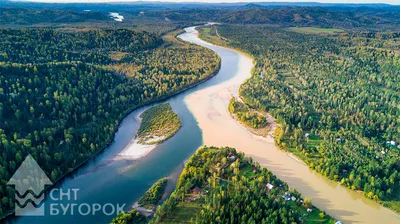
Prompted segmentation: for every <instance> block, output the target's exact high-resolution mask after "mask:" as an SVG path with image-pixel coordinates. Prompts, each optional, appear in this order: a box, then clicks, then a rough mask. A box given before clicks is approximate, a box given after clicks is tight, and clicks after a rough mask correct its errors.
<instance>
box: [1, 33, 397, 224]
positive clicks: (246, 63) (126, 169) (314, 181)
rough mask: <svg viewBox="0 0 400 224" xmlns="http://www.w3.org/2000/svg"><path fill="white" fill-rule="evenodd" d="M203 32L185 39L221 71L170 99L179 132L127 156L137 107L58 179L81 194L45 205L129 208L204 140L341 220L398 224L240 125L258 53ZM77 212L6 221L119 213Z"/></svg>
mask: <svg viewBox="0 0 400 224" xmlns="http://www.w3.org/2000/svg"><path fill="white" fill-rule="evenodd" d="M197 35H198V33H197V31H195V29H194V27H190V28H187V29H186V33H183V34H181V35H180V36H179V38H181V39H182V40H185V41H188V42H191V43H195V44H198V45H201V46H204V47H207V48H210V49H212V50H214V51H215V52H217V53H218V55H219V56H220V57H221V60H222V62H221V70H220V71H219V73H218V74H217V75H216V76H215V77H213V78H212V79H210V80H208V81H206V82H204V83H202V84H200V85H198V86H196V87H194V88H192V89H190V90H187V91H185V92H183V93H181V94H178V95H176V96H174V97H172V98H170V99H168V100H167V101H168V102H169V103H170V104H171V106H172V108H173V110H174V111H175V112H176V113H177V114H178V115H179V116H180V118H181V120H182V124H183V125H182V128H181V130H180V131H179V132H178V133H177V134H176V135H175V136H174V137H172V138H171V139H169V140H168V141H166V142H164V143H163V144H161V145H158V146H157V147H156V148H154V149H153V150H152V151H151V152H150V153H148V154H147V155H146V156H144V157H143V158H141V159H138V160H132V158H130V157H129V156H124V155H129V154H130V153H134V152H132V151H135V150H137V147H136V146H135V143H134V142H133V141H132V139H133V138H134V136H135V133H136V131H137V129H138V126H139V121H138V115H139V114H140V113H141V112H143V110H144V109H145V108H141V109H139V110H136V111H134V112H132V113H131V114H129V115H128V116H127V117H126V118H124V120H123V121H122V122H121V126H120V128H119V129H118V132H117V133H116V135H115V138H114V141H113V142H112V144H110V146H109V147H107V148H106V149H105V150H104V152H102V153H101V154H99V155H98V156H96V157H95V158H93V159H91V160H90V161H88V162H87V163H86V164H85V165H84V166H82V167H80V168H79V169H77V170H76V171H75V172H73V174H72V175H70V176H68V177H67V178H65V179H64V180H63V181H61V182H60V183H59V184H58V186H57V187H58V188H61V189H64V190H66V189H71V188H75V189H79V191H78V194H77V197H76V198H74V197H73V198H70V200H68V199H67V198H66V197H65V198H64V199H63V200H59V201H54V200H51V199H50V197H49V195H48V194H47V195H46V199H45V203H44V206H48V205H49V204H50V203H58V204H65V205H66V204H68V203H75V204H82V203H87V204H93V203H99V204H103V205H104V204H106V203H111V204H117V203H119V204H124V203H126V204H127V205H126V207H125V208H126V209H128V208H129V207H130V206H131V205H132V204H133V203H134V202H135V201H136V200H138V199H139V198H140V196H141V195H142V194H143V193H144V192H145V191H146V190H147V189H148V188H149V187H150V186H151V185H152V184H153V183H154V182H155V181H156V180H158V179H159V178H161V177H165V176H173V177H175V178H176V177H177V176H178V175H179V172H180V170H181V169H182V166H183V163H184V161H185V160H187V159H188V158H189V157H190V156H191V155H192V154H193V153H194V152H195V150H196V149H197V148H198V147H200V146H201V145H203V144H205V145H209V146H211V145H212V146H231V147H234V148H236V149H238V150H239V151H242V152H245V153H246V155H248V156H251V157H253V159H254V160H255V161H258V162H259V163H260V164H262V165H263V166H265V167H267V168H268V169H269V170H271V171H272V172H273V173H274V174H275V175H277V176H278V177H279V178H281V179H282V180H284V181H286V182H287V183H288V184H289V185H290V186H291V187H292V188H295V189H297V190H298V191H299V192H301V193H302V194H303V196H304V197H310V198H312V201H313V204H314V205H316V206H317V207H319V208H320V209H322V210H325V211H327V212H328V213H329V214H330V215H331V216H333V217H334V218H336V219H338V220H341V221H342V222H343V223H384V224H391V223H393V224H394V223H400V216H399V215H398V214H396V213H394V212H392V211H390V210H388V209H386V208H383V207H381V206H380V205H378V204H377V203H375V202H373V201H370V200H368V199H366V198H364V197H363V196H361V195H359V194H357V193H355V192H353V191H350V190H348V189H346V188H344V187H341V186H340V185H339V184H338V183H336V182H333V181H330V180H327V179H326V178H324V177H323V176H321V175H319V174H318V173H316V172H314V171H311V170H310V169H308V167H307V166H305V165H304V164H303V163H301V162H300V161H298V160H296V159H295V158H293V157H292V156H290V155H288V154H287V153H286V152H283V151H281V150H279V149H277V148H276V146H275V145H274V143H273V140H272V139H260V138H258V137H254V136H252V135H251V134H249V132H247V130H245V129H244V128H243V127H242V126H240V125H238V124H237V122H236V121H235V120H233V119H232V118H231V116H230V115H229V112H228V110H227V105H228V101H229V99H230V98H231V97H232V95H235V96H237V94H238V88H239V86H240V85H241V84H242V83H243V82H244V81H245V80H246V79H247V78H249V77H250V70H251V68H252V67H253V64H252V59H251V58H250V57H248V56H246V55H245V54H242V53H240V52H237V51H233V50H230V49H227V48H223V47H219V46H215V45H212V44H210V43H207V42H204V41H202V40H200V39H199V38H198V36H197ZM127 151H128V152H130V153H126V152H127ZM175 178H172V179H175ZM170 186H173V184H172V185H170ZM45 208H46V211H49V208H47V207H45ZM76 213H77V211H75V213H74V215H71V214H70V211H68V212H67V214H66V215H57V216H51V215H49V214H47V215H46V216H42V217H10V218H9V219H8V220H7V223H24V224H27V223H29V224H30V223H41V224H45V223H49V224H50V223H57V224H63V223H68V224H71V223H95V224H97V223H108V222H109V221H110V220H111V219H112V218H113V216H107V215H103V214H100V213H99V212H97V213H96V215H91V214H89V215H86V216H82V215H77V214H76Z"/></svg>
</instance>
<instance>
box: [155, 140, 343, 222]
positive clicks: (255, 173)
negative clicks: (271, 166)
mask: <svg viewBox="0 0 400 224" xmlns="http://www.w3.org/2000/svg"><path fill="white" fill-rule="evenodd" d="M238 205H240V206H238ZM150 223H335V221H334V220H333V219H332V218H330V217H329V216H328V215H326V214H325V212H323V211H320V210H318V208H316V207H314V206H312V203H311V200H310V199H309V198H304V199H303V198H302V197H301V195H300V193H298V192H297V191H296V190H295V189H290V188H289V187H288V185H287V184H286V183H284V182H283V181H281V180H280V179H278V178H277V177H276V176H274V175H273V174H272V173H271V172H269V171H268V170H267V169H265V168H262V167H261V166H260V165H259V164H258V163H256V162H253V160H252V159H251V158H250V157H245V156H244V154H243V153H238V152H237V151H236V150H235V149H233V148H228V147H226V148H214V147H206V146H205V147H202V148H200V149H198V150H197V151H196V153H195V154H194V155H193V156H192V157H191V158H190V159H189V161H188V162H187V164H186V165H185V168H184V170H183V172H182V174H181V176H180V178H179V180H178V183H177V187H176V189H175V191H174V192H173V193H172V194H171V196H170V198H169V199H167V200H166V201H165V202H164V203H163V204H162V205H161V206H159V207H158V208H157V211H156V214H155V216H154V218H153V219H152V220H151V221H150Z"/></svg>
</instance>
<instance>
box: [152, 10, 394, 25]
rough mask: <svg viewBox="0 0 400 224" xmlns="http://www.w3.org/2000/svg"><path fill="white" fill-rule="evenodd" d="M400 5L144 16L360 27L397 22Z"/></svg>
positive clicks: (174, 13) (203, 11) (233, 22)
mask: <svg viewBox="0 0 400 224" xmlns="http://www.w3.org/2000/svg"><path fill="white" fill-rule="evenodd" d="M399 14H400V9H398V8H390V10H389V9H388V10H380V11H375V10H365V9H363V8H357V9H351V8H322V7H279V8H263V7H250V8H246V9H238V10H219V9H217V10H204V9H189V10H165V11H159V12H158V11H152V12H146V15H147V16H154V17H160V16H163V17H167V18H168V19H170V20H174V21H182V20H191V21H215V22H222V23H232V24H269V25H277V26H323V27H350V28H351V27H360V26H377V25H382V24H390V25H397V24H399V23H400V18H399V16H398V15H399Z"/></svg>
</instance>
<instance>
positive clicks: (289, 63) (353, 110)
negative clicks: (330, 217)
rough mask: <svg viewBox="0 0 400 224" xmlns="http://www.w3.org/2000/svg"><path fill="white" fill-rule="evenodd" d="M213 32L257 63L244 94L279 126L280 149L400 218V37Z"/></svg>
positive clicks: (242, 29) (240, 29)
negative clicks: (376, 202)
mask: <svg viewBox="0 0 400 224" xmlns="http://www.w3.org/2000/svg"><path fill="white" fill-rule="evenodd" d="M213 29H218V33H219V34H220V35H221V36H223V37H224V38H227V40H220V41H219V44H224V45H227V46H231V47H234V48H237V49H241V50H243V51H245V52H248V53H250V54H252V55H253V56H254V57H255V63H256V67H255V69H254V72H253V75H252V78H251V79H249V80H248V81H247V82H246V83H244V84H243V85H242V86H241V88H240V94H241V97H242V98H243V100H244V101H245V103H246V104H248V105H250V106H251V107H253V108H257V109H258V110H260V111H263V112H269V113H270V114H271V115H272V116H273V117H274V118H275V119H277V121H278V122H279V123H280V124H281V128H279V129H277V131H276V133H275V136H276V138H275V141H276V143H277V144H278V145H279V146H280V147H281V148H283V149H285V150H289V151H291V152H293V153H294V154H295V155H297V156H299V157H300V158H302V159H303V160H304V161H305V162H306V163H307V164H308V165H309V166H310V167H311V168H312V169H315V170H316V171H318V172H320V173H321V174H323V175H325V176H327V177H329V178H330V179H332V180H335V181H338V182H340V184H342V185H344V186H346V187H348V188H351V189H353V190H357V191H363V192H364V194H365V196H366V197H368V198H371V199H374V200H377V201H380V202H381V203H383V204H384V205H386V206H388V207H389V208H391V209H393V210H396V211H400V200H399V199H400V196H399V194H400V192H399V191H398V189H400V173H399V171H400V146H399V145H400V128H399V127H400V120H399V119H398V118H399V116H400V108H399V107H398V105H400V94H399V93H400V85H399V83H400V82H399V81H400V79H399V77H400V74H399V72H400V54H399V47H400V38H399V33H397V32H350V33H336V34H334V33H333V34H332V33H331V34H329V33H328V34H327V33H316V34H315V33H314V34H306V33H302V32H297V31H296V32H292V31H291V30H290V29H286V28H272V27H265V26H252V27H249V26H241V25H222V26H218V27H216V28H215V27H214V28H213ZM210 33H212V32H211V31H210ZM214 33H215V32H214ZM211 40H212V39H211Z"/></svg>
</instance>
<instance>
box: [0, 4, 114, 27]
mask: <svg viewBox="0 0 400 224" xmlns="http://www.w3.org/2000/svg"><path fill="white" fill-rule="evenodd" d="M107 20H110V18H109V16H107V14H104V13H100V12H83V11H81V12H76V11H67V10H48V9H26V8H14V7H11V8H0V25H11V24H18V25H29V24H38V23H76V22H87V21H107Z"/></svg>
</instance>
